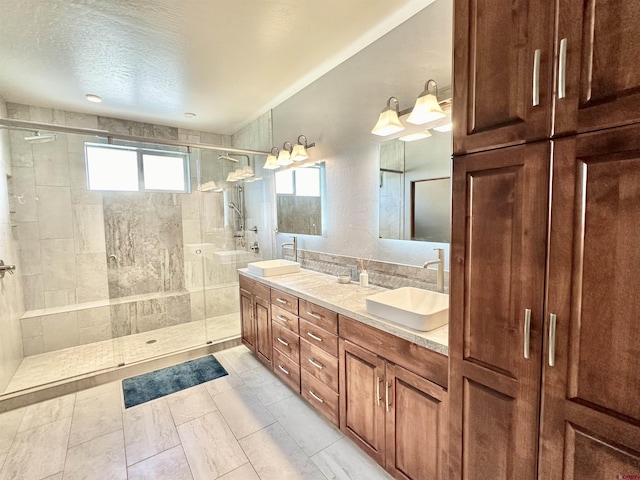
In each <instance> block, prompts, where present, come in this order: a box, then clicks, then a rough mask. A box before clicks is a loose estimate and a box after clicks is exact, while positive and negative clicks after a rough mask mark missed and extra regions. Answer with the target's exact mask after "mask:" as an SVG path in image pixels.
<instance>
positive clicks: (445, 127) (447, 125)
mask: <svg viewBox="0 0 640 480" xmlns="http://www.w3.org/2000/svg"><path fill="white" fill-rule="evenodd" d="M452 128H453V124H452V123H451V122H449V123H445V124H444V125H440V126H439V127H433V129H434V130H435V131H437V132H450V131H451V129H452Z"/></svg>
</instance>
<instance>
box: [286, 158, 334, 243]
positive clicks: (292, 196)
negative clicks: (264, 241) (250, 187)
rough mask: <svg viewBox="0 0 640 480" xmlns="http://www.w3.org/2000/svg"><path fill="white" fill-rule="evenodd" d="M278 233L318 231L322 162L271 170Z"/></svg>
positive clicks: (320, 220) (320, 208)
mask: <svg viewBox="0 0 640 480" xmlns="http://www.w3.org/2000/svg"><path fill="white" fill-rule="evenodd" d="M275 184H276V215H277V217H278V232H279V233H298V234H302V235H320V236H321V235H322V210H323V207H324V206H323V197H324V195H323V192H324V164H323V163H320V164H311V165H309V166H306V165H305V166H304V167H300V168H289V169H287V170H281V171H277V172H275Z"/></svg>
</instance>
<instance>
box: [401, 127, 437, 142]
mask: <svg viewBox="0 0 640 480" xmlns="http://www.w3.org/2000/svg"><path fill="white" fill-rule="evenodd" d="M430 136H431V132H429V130H423V131H422V132H416V133H409V134H408V135H403V136H402V137H398V140H402V141H403V142H413V141H414V140H422V139H423V138H429V137H430Z"/></svg>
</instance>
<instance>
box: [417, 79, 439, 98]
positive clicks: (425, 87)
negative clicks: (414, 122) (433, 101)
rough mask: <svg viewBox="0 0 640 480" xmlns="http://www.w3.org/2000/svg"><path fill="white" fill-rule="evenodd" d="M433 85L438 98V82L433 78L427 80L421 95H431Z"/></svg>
mask: <svg viewBox="0 0 640 480" xmlns="http://www.w3.org/2000/svg"><path fill="white" fill-rule="evenodd" d="M431 85H433V89H434V90H435V91H436V93H435V96H436V98H438V84H437V83H436V81H435V80H434V79H433V78H430V79H429V80H427V82H426V83H425V84H424V91H423V92H422V93H421V94H420V96H421V97H424V96H425V95H429V93H430V92H429V87H430V86H431Z"/></svg>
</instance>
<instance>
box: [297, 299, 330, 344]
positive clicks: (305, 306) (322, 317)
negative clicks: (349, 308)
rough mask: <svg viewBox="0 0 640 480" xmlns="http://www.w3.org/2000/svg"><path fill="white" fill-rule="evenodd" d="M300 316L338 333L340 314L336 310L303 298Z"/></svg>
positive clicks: (328, 330)
mask: <svg viewBox="0 0 640 480" xmlns="http://www.w3.org/2000/svg"><path fill="white" fill-rule="evenodd" d="M300 317H302V318H304V319H305V320H307V321H308V322H311V323H313V324H314V325H317V326H318V327H320V328H324V329H325V330H326V331H327V332H331V333H333V334H335V335H337V334H338V314H337V313H336V312H333V311H331V310H329V309H327V308H324V307H319V306H318V305H314V304H313V303H311V302H307V301H306V300H302V299H301V300H300ZM336 355H337V353H336Z"/></svg>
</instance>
